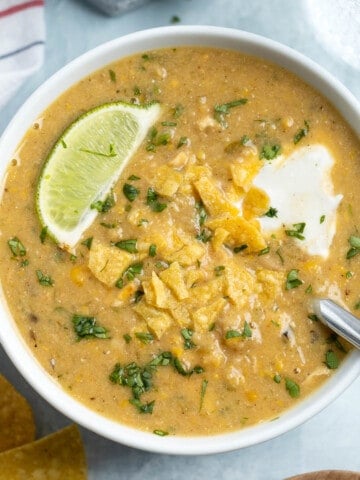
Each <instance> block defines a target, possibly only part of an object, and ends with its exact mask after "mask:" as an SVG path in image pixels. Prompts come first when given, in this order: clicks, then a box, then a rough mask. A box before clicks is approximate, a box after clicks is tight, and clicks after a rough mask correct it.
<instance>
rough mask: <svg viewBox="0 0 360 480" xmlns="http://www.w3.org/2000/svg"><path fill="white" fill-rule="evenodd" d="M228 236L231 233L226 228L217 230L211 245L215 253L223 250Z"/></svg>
mask: <svg viewBox="0 0 360 480" xmlns="http://www.w3.org/2000/svg"><path fill="white" fill-rule="evenodd" d="M228 236H229V232H228V231H227V230H225V229H224V228H221V227H219V228H216V229H215V232H214V235H213V237H212V239H211V245H212V246H213V249H214V250H215V252H218V251H219V250H220V249H221V247H222V246H223V243H224V242H225V240H226V239H227V237H228Z"/></svg>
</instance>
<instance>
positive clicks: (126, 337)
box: [123, 333, 132, 344]
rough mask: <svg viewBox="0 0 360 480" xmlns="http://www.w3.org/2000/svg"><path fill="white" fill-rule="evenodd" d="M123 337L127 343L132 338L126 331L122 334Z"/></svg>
mask: <svg viewBox="0 0 360 480" xmlns="http://www.w3.org/2000/svg"><path fill="white" fill-rule="evenodd" d="M123 339H124V340H125V342H126V343H128V344H129V343H130V342H131V340H132V337H131V335H129V334H128V333H125V334H124V335H123Z"/></svg>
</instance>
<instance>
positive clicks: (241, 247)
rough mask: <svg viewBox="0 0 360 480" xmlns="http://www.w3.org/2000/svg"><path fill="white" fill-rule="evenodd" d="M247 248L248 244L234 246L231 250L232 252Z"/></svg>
mask: <svg viewBox="0 0 360 480" xmlns="http://www.w3.org/2000/svg"><path fill="white" fill-rule="evenodd" d="M247 248H248V245H246V244H244V245H239V246H238V247H234V249H233V252H234V253H239V252H242V251H243V250H246V249H247Z"/></svg>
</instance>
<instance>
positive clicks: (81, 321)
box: [72, 314, 109, 341]
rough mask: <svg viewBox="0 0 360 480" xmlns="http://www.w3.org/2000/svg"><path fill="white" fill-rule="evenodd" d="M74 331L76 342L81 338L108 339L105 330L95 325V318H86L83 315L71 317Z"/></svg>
mask: <svg viewBox="0 0 360 480" xmlns="http://www.w3.org/2000/svg"><path fill="white" fill-rule="evenodd" d="M72 323H73V327H74V331H75V333H76V335H77V340H78V341H79V340H81V339H83V338H92V337H93V338H109V336H108V331H107V330H106V328H104V327H101V326H100V325H97V320H96V318H95V317H87V316H84V315H78V314H74V315H73V316H72Z"/></svg>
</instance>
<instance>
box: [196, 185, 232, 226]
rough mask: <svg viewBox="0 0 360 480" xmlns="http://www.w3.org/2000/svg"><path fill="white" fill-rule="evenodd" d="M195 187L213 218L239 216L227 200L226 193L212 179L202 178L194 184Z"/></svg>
mask: <svg viewBox="0 0 360 480" xmlns="http://www.w3.org/2000/svg"><path fill="white" fill-rule="evenodd" d="M194 187H195V188H196V190H197V192H198V193H199V195H200V198H201V200H202V201H203V203H204V205H205V207H206V209H207V211H208V212H209V214H210V215H211V216H213V217H217V216H219V215H223V214H224V213H225V214H229V215H234V216H235V215H238V213H239V211H238V209H237V208H236V207H235V206H234V205H233V204H232V203H230V202H229V201H228V200H227V198H226V197H225V193H224V192H222V191H221V190H220V189H219V188H218V187H217V186H216V184H215V181H214V180H213V179H212V178H209V177H205V176H204V177H201V178H199V180H197V181H196V182H194Z"/></svg>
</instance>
